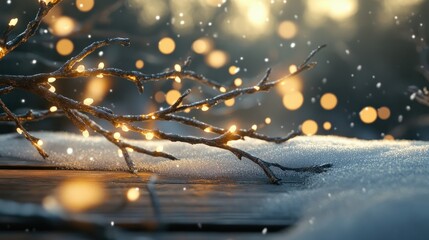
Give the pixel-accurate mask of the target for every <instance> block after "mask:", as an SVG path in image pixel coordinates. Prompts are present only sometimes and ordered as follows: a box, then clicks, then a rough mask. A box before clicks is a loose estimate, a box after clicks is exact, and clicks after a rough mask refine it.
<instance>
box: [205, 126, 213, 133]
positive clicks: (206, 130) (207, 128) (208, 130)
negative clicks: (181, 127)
mask: <svg viewBox="0 0 429 240" xmlns="http://www.w3.org/2000/svg"><path fill="white" fill-rule="evenodd" d="M211 131H212V130H211V128H210V127H206V128H204V132H211Z"/></svg>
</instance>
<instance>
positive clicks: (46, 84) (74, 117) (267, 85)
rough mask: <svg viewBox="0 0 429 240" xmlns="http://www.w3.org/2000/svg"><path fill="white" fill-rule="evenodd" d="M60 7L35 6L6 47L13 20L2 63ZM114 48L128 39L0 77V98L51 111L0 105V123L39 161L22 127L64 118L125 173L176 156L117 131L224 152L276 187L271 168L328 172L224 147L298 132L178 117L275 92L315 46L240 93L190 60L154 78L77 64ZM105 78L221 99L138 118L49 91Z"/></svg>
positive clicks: (307, 65)
mask: <svg viewBox="0 0 429 240" xmlns="http://www.w3.org/2000/svg"><path fill="white" fill-rule="evenodd" d="M60 2H61V0H57V1H47V0H45V1H39V11H38V13H37V15H36V17H35V18H34V20H32V21H31V22H30V23H29V24H28V25H27V28H26V29H25V30H24V31H23V32H22V33H21V34H19V35H17V36H16V37H15V38H14V39H12V40H10V41H8V40H7V39H8V36H9V34H10V32H11V31H12V30H13V29H14V27H15V26H16V24H17V19H12V20H11V21H10V23H9V26H8V27H7V29H6V30H5V32H4V34H3V37H2V39H1V40H0V60H1V58H3V57H4V56H6V55H7V54H9V53H10V52H12V51H13V50H14V49H15V48H16V47H18V46H19V45H21V44H23V43H25V42H27V41H28V40H29V38H31V37H32V36H33V35H34V34H35V32H36V31H37V29H38V28H39V26H40V24H41V21H42V19H43V18H44V17H45V16H46V15H47V14H48V12H49V11H50V10H51V9H52V8H53V7H54V6H55V5H57V4H59V3H60ZM112 44H117V45H121V46H124V47H127V46H129V45H130V40H129V39H127V38H108V39H105V40H101V41H96V42H93V43H92V44H90V45H89V46H87V47H85V48H84V49H83V50H82V51H81V52H80V53H78V54H77V55H75V56H73V57H71V58H70V59H69V60H68V61H66V62H65V63H64V64H63V65H62V66H60V67H59V68H58V69H56V70H54V71H52V72H49V73H39V74H34V75H0V95H4V94H7V93H9V92H12V91H14V90H15V89H21V90H24V91H27V92H29V93H31V94H33V95H35V96H38V97H41V98H42V99H44V100H45V101H46V102H48V104H49V106H51V107H50V108H49V109H48V110H43V111H29V112H27V113H26V114H21V115H16V114H15V113H13V112H12V111H11V110H9V108H8V107H7V106H6V104H5V103H4V102H3V101H2V100H1V99H0V107H1V108H2V109H3V111H4V113H3V114H1V115H0V121H3V122H14V123H15V125H16V128H17V131H18V133H21V134H23V135H24V137H25V138H26V139H27V140H28V141H30V142H31V144H32V145H33V146H34V147H35V148H36V149H37V151H38V152H39V153H40V155H41V156H42V157H44V158H47V157H48V154H47V153H46V152H45V151H44V150H43V148H42V145H43V141H42V140H41V139H38V138H36V137H34V136H33V135H31V134H30V133H29V132H28V131H27V130H26V129H25V128H24V126H23V125H22V123H23V122H31V121H38V120H43V119H45V118H48V117H54V116H58V115H63V116H65V117H67V118H68V119H69V120H70V121H71V122H72V123H73V124H74V125H75V126H76V127H77V128H78V129H79V130H80V132H81V133H82V136H83V137H89V136H90V134H93V133H97V134H100V135H102V136H103V137H104V138H105V139H106V140H108V141H109V142H111V143H112V144H114V145H116V147H117V148H118V154H119V155H120V156H122V157H123V158H124V159H125V161H126V163H127V165H128V167H129V170H130V171H131V172H133V173H135V172H137V169H136V167H135V164H134V162H133V161H132V159H131V157H130V154H129V152H138V153H142V154H147V155H150V156H154V157H163V158H167V159H171V160H177V159H178V158H177V157H176V156H174V153H166V152H164V151H163V148H162V146H159V147H157V149H156V150H155V151H151V150H148V149H145V148H142V147H139V146H135V145H133V144H130V143H128V142H127V140H126V139H124V138H123V137H122V136H121V133H120V132H117V131H115V128H118V127H121V128H122V130H123V131H124V132H128V131H130V132H134V133H140V134H141V135H143V136H145V138H146V139H147V140H151V139H153V138H156V139H164V140H169V141H172V142H185V143H189V144H204V145H207V146H210V147H215V148H220V149H224V150H226V151H229V152H231V153H232V154H234V155H235V156H236V157H237V158H238V159H242V158H247V159H249V160H251V161H252V162H254V163H255V164H257V165H258V166H259V167H260V168H262V170H263V171H264V173H265V174H266V175H267V176H268V178H269V179H270V181H271V182H272V183H278V182H279V181H280V179H279V178H278V177H276V176H275V175H274V173H273V171H272V169H271V168H278V169H281V170H283V171H296V172H314V173H319V172H323V171H325V170H326V168H329V167H330V166H331V165H330V164H324V165H319V166H311V167H302V168H289V167H286V166H283V165H280V164H278V163H273V162H268V161H265V160H262V159H260V158H258V157H257V156H254V155H252V154H250V153H248V152H246V151H243V150H241V149H238V148H235V147H232V146H230V145H229V144H228V143H229V142H230V141H235V140H244V137H250V138H256V139H261V140H265V141H269V142H275V143H283V142H286V141H288V140H289V139H291V138H293V137H295V136H297V135H299V134H300V131H293V132H291V133H290V134H289V135H287V136H284V137H270V136H266V135H263V134H260V133H258V132H256V130H257V126H256V125H254V126H252V127H251V128H250V129H239V128H238V127H237V126H236V125H232V126H230V127H229V129H224V128H221V127H217V126H214V125H211V124H209V123H206V122H203V121H200V120H198V119H195V118H192V117H187V116H186V115H185V116H184V115H179V114H180V113H188V112H189V111H190V110H193V109H199V110H201V111H208V110H210V108H212V107H214V106H216V105H218V104H219V103H226V104H230V105H231V101H233V100H234V99H235V98H236V97H239V96H242V95H252V94H255V93H258V92H266V91H270V90H271V89H272V88H273V87H274V86H277V85H278V84H280V83H282V82H283V81H285V80H286V79H288V78H291V77H293V76H295V75H298V74H300V73H302V72H303V71H306V70H308V69H311V68H312V67H314V66H315V65H316V63H314V62H310V60H311V58H312V57H313V56H314V55H315V54H316V53H317V52H318V51H319V50H320V49H322V48H323V47H324V46H319V47H318V48H316V49H315V50H313V51H312V52H311V53H310V54H309V56H308V57H307V58H306V59H305V60H304V62H303V63H302V64H301V65H299V66H296V67H294V69H293V71H290V72H291V73H290V74H289V75H288V76H286V77H283V78H281V79H278V80H273V81H270V80H269V77H270V73H271V69H268V70H267V71H266V73H265V75H264V77H263V78H262V79H261V80H260V81H259V82H258V83H257V84H256V85H254V86H250V87H241V88H240V86H241V84H242V82H241V79H240V82H238V80H237V79H236V81H235V82H234V83H235V86H236V88H233V89H229V88H228V87H226V86H223V85H222V84H219V83H218V82H216V81H212V80H210V79H208V78H206V77H205V76H203V75H201V74H198V73H196V72H194V71H192V70H190V69H189V67H190V64H191V59H190V58H188V59H187V60H186V61H185V62H184V63H183V64H181V65H180V64H175V65H174V66H173V67H172V69H167V70H166V71H164V72H160V73H155V74H145V73H142V72H139V71H128V70H123V69H119V68H113V67H106V66H105V64H104V63H103V62H101V63H99V64H98V66H96V67H92V66H89V65H87V66H85V65H83V64H80V63H81V62H82V61H83V60H84V59H85V58H86V57H87V56H88V55H90V54H92V53H94V52H95V51H97V50H99V49H100V48H103V47H108V46H110V45H112ZM158 47H159V49H160V51H161V52H163V53H165V54H169V53H171V52H172V51H173V50H174V48H175V45H174V41H173V42H171V41H170V39H169V38H164V39H163V40H162V41H160V42H159V46H158ZM139 65H142V64H139ZM231 71H232V72H234V73H235V72H237V71H239V69H232V70H231ZM103 76H114V77H119V78H122V79H125V80H128V81H130V82H132V83H134V84H135V86H136V87H137V90H138V91H139V92H140V93H141V92H142V91H143V88H144V87H143V86H144V84H146V83H147V82H151V81H164V80H171V79H173V80H174V81H176V82H181V81H182V80H193V81H195V82H196V83H198V84H202V85H206V86H209V87H212V88H214V89H216V90H218V91H219V94H218V95H216V96H214V97H207V98H205V99H204V100H200V101H187V99H186V98H187V97H188V96H189V95H190V94H191V90H186V91H185V92H183V93H181V94H177V95H178V96H177V97H175V98H174V100H173V101H171V104H170V106H169V107H167V108H161V109H160V110H157V111H153V112H149V113H143V114H138V115H119V114H116V113H115V112H114V111H113V110H112V109H109V108H107V107H104V106H99V105H97V103H96V102H95V100H94V99H93V98H86V99H84V100H83V101H76V100H75V99H72V98H69V97H65V96H64V95H62V94H60V93H58V92H57V91H56V89H55V87H54V86H53V85H52V84H53V83H54V82H55V81H58V80H61V79H76V78H81V77H95V78H97V77H103ZM100 121H107V122H108V123H109V124H110V126H111V129H113V130H108V129H105V128H103V127H102V126H101V125H100V123H99V122H100ZM154 121H172V122H176V123H179V124H182V125H186V126H190V127H193V128H196V129H199V130H201V131H202V132H209V133H211V134H213V135H214V136H213V137H211V138H207V137H197V136H182V135H177V134H173V133H168V132H164V131H161V130H159V129H147V128H143V127H141V126H140V125H138V124H137V123H141V122H154ZM266 122H267V124H269V123H270V122H271V119H269V118H267V119H266Z"/></svg>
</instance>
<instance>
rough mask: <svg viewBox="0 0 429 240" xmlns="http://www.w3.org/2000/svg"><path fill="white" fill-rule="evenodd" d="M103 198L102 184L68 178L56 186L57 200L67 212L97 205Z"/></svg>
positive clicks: (80, 210)
mask: <svg viewBox="0 0 429 240" xmlns="http://www.w3.org/2000/svg"><path fill="white" fill-rule="evenodd" d="M104 199H105V192H104V189H103V186H102V185H101V184H100V183H98V182H94V181H88V180H83V179H76V180H68V181H66V182H64V183H62V184H61V185H60V186H59V188H58V200H59V203H60V204H61V206H62V207H63V208H64V209H66V210H67V211H69V212H82V211H85V210H87V209H89V208H92V207H95V206H98V205H99V204H101V203H102V202H103V200H104Z"/></svg>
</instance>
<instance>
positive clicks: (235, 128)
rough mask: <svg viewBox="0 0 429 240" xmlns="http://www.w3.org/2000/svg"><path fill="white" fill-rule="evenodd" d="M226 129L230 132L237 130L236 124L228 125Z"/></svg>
mask: <svg viewBox="0 0 429 240" xmlns="http://www.w3.org/2000/svg"><path fill="white" fill-rule="evenodd" d="M228 131H229V132H232V133H233V132H235V131H237V126H236V125H232V126H231V127H229V129H228Z"/></svg>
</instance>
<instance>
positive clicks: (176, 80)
mask: <svg viewBox="0 0 429 240" xmlns="http://www.w3.org/2000/svg"><path fill="white" fill-rule="evenodd" d="M174 81H175V82H177V83H181V82H182V79H180V77H179V76H176V77H175V78H174Z"/></svg>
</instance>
